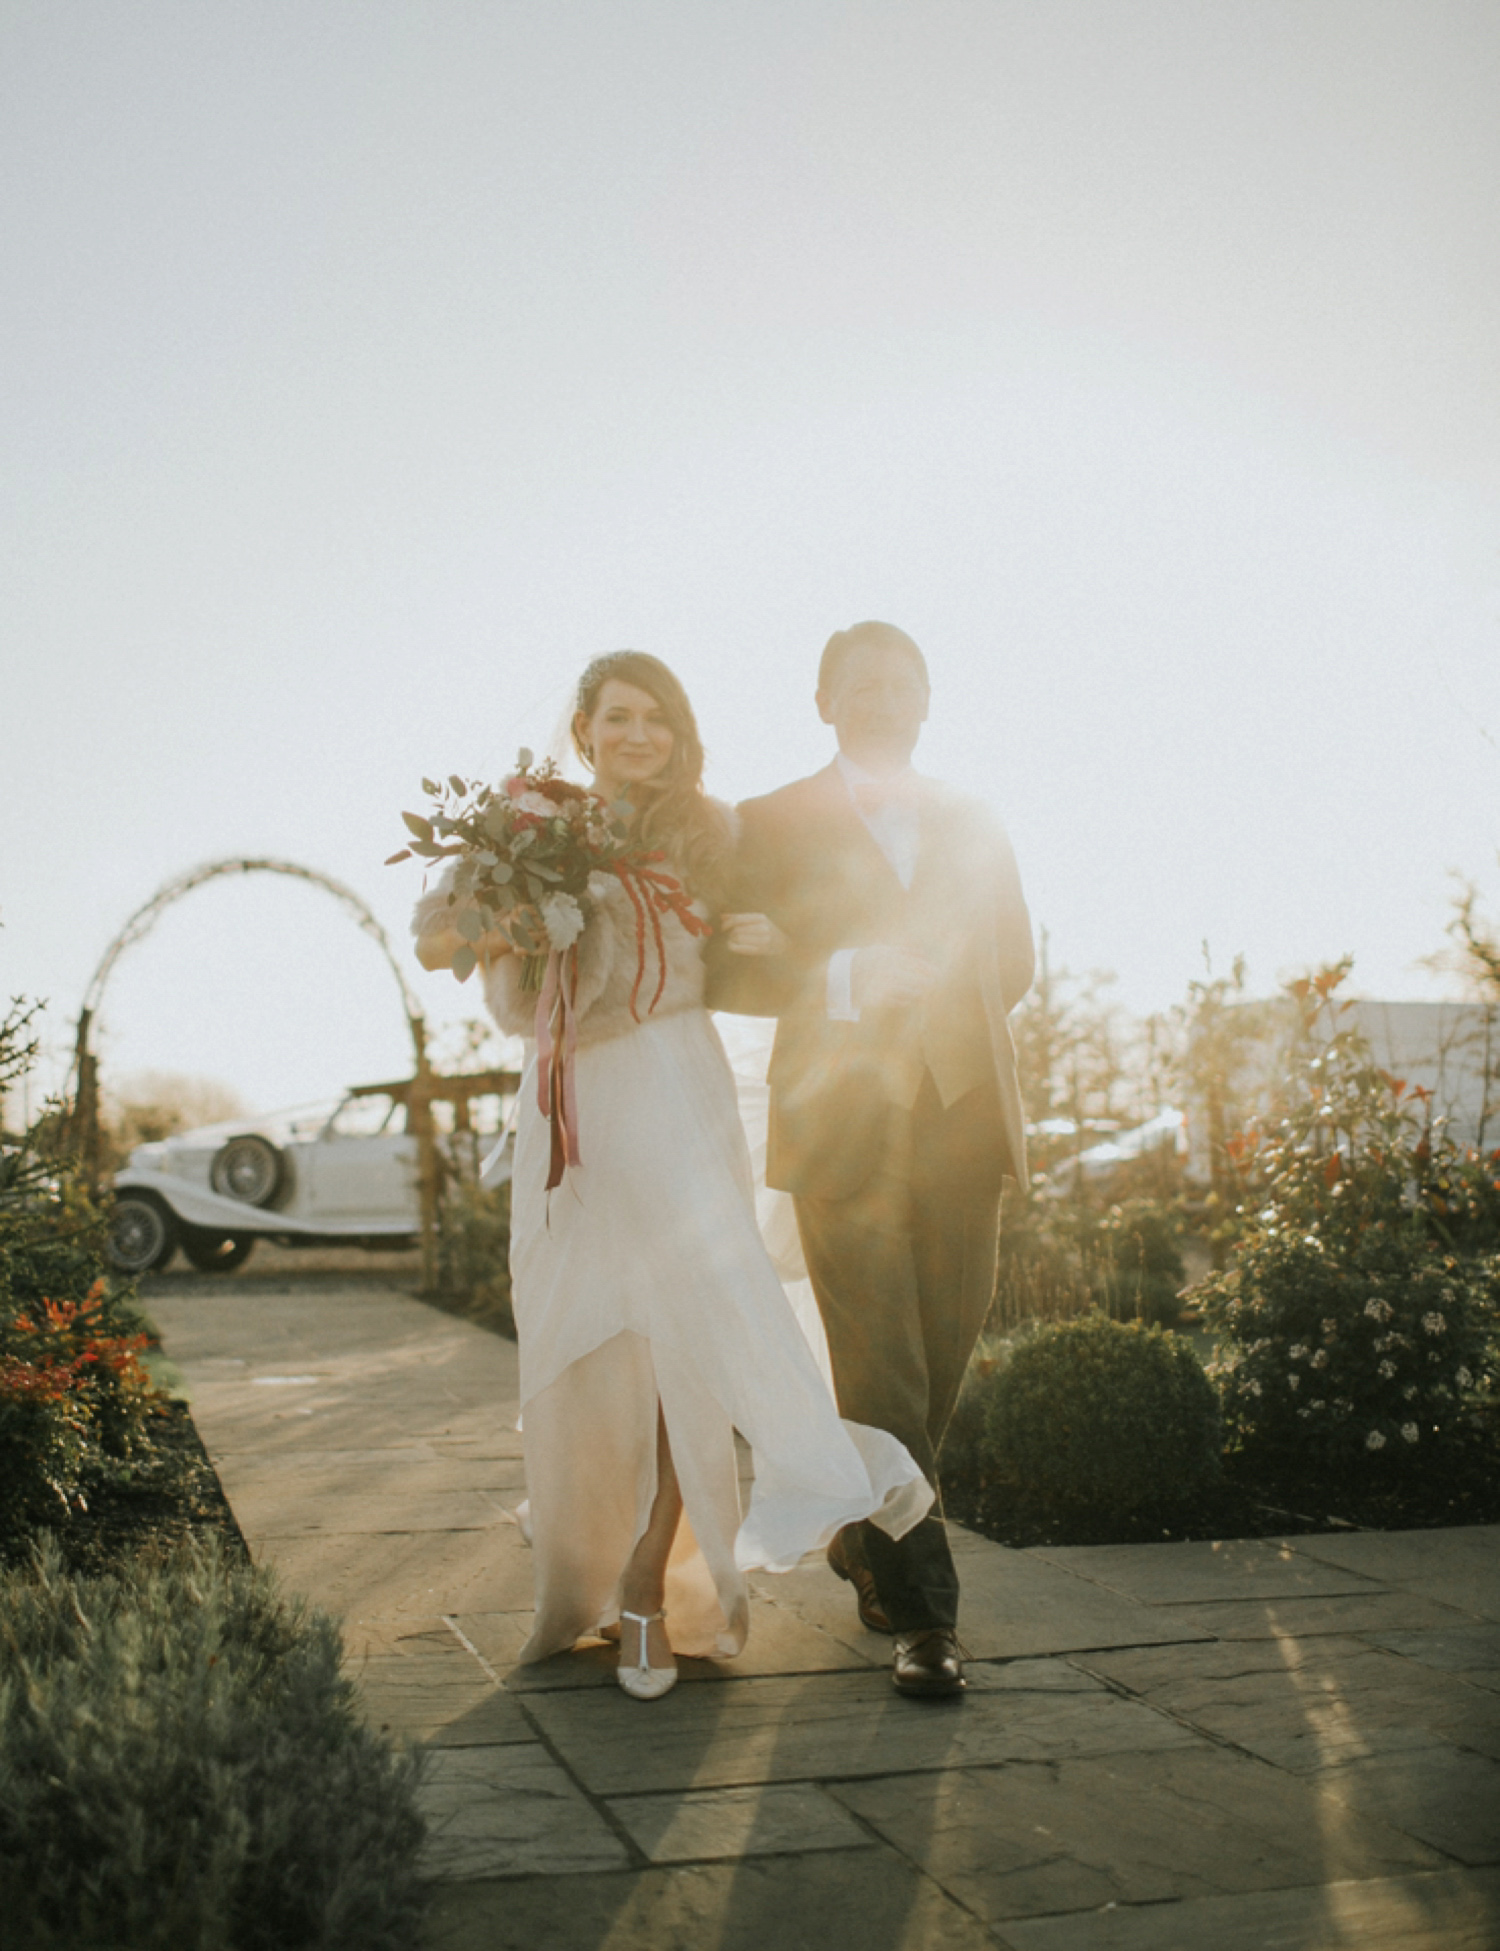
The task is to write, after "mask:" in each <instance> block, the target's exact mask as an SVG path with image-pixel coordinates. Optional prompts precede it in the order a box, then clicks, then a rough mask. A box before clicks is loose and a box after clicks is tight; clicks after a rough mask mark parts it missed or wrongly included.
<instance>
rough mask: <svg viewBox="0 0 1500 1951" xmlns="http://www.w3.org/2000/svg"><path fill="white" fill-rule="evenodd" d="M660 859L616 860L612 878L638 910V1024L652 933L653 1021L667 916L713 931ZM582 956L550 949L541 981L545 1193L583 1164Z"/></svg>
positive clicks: (662, 987) (695, 930) (693, 929)
mask: <svg viewBox="0 0 1500 1951" xmlns="http://www.w3.org/2000/svg"><path fill="white" fill-rule="evenodd" d="M661 858H662V856H661V855H660V854H648V855H646V856H645V857H644V859H642V858H640V857H637V858H636V859H635V860H634V861H625V860H617V861H615V862H613V863H612V870H613V872H614V873H615V874H616V875H618V876H619V880H620V884H621V886H622V887H623V888H624V889H625V892H626V894H627V895H629V897H630V905H631V907H632V908H633V909H634V910H635V954H636V963H635V981H634V983H633V984H632V985H631V990H630V1013H631V1015H632V1016H633V1017H634V1018H635V1020H636V1022H637V1023H639V1022H640V1020H641V1017H640V1011H639V1010H638V1009H637V1008H636V1003H637V1001H638V999H639V997H640V993H641V985H642V983H644V981H645V980H646V930H647V928H648V927H649V928H650V930H651V939H652V943H653V946H654V947H655V949H656V967H657V977H656V989H655V992H654V993H653V995H652V997H651V1001H650V1002H649V1003H648V1004H647V1006H646V1014H647V1015H648V1016H649V1015H651V1014H652V1012H653V1011H654V1010H655V1008H656V1005H657V1004H658V1003H659V1002H660V1001H661V999H662V996H663V995H664V994H665V993H666V987H667V944H666V938H665V936H664V935H663V934H662V927H661V922H662V916H663V915H666V914H673V915H676V917H677V919H678V920H679V921H680V922H681V923H682V925H683V927H684V928H685V929H686V930H687V931H688V933H689V934H690V935H711V934H712V933H713V929H712V928H711V927H710V926H709V924H708V923H707V922H706V921H704V920H703V918H702V917H701V916H700V915H696V914H694V912H693V909H692V905H691V903H690V901H689V898H688V891H687V889H686V888H685V887H684V886H683V885H682V882H681V881H679V880H677V879H676V878H675V876H673V875H671V874H664V873H662V872H661V871H660V869H658V868H656V867H653V866H652V865H651V864H650V863H651V862H652V861H656V860H660V859H661ZM577 999H578V949H577V945H576V944H575V945H574V946H572V947H570V948H567V949H563V950H561V951H559V950H557V949H555V948H554V949H552V950H551V951H550V952H549V953H548V956H547V970H546V974H545V975H544V976H543V978H542V992H541V994H540V995H539V996H538V997H537V999H536V1097H537V1109H538V1110H539V1111H540V1112H541V1114H542V1116H543V1117H544V1118H545V1119H546V1120H547V1121H548V1123H549V1124H550V1126H551V1128H552V1158H551V1162H550V1164H549V1166H548V1169H547V1190H548V1191H549V1192H551V1191H552V1190H553V1188H554V1187H555V1186H559V1185H561V1184H562V1180H563V1174H564V1173H565V1172H566V1171H567V1169H568V1167H569V1166H570V1165H581V1164H582V1163H583V1160H582V1159H581V1157H580V1156H579V1152H578V1093H577V1086H576V1083H575V1069H576V1066H575V1058H576V1055H577V1051H578V1010H577V1007H576V1005H577Z"/></svg>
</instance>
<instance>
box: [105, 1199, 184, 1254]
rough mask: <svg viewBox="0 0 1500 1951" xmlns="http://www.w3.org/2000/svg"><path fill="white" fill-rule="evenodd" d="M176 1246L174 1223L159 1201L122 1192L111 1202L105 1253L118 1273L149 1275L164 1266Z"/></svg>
mask: <svg viewBox="0 0 1500 1951" xmlns="http://www.w3.org/2000/svg"><path fill="white" fill-rule="evenodd" d="M176 1246H177V1222H176V1220H175V1219H174V1218H173V1216H172V1214H171V1213H170V1212H169V1211H168V1210H167V1208H166V1207H165V1206H164V1205H163V1204H162V1203H161V1201H160V1200H159V1199H152V1198H150V1197H148V1196H147V1194H145V1193H143V1192H122V1193H120V1194H119V1195H118V1197H117V1198H116V1200H115V1210H114V1217H113V1218H112V1219H111V1220H110V1223H109V1239H108V1241H107V1243H106V1245H105V1252H106V1253H107V1255H108V1257H109V1262H110V1265H111V1266H112V1267H114V1268H115V1270H116V1271H117V1272H119V1273H122V1274H149V1273H152V1272H154V1271H155V1269H156V1268H158V1267H164V1266H165V1265H166V1264H167V1262H168V1261H169V1260H170V1259H171V1257H172V1254H173V1252H174V1250H175V1248H176Z"/></svg>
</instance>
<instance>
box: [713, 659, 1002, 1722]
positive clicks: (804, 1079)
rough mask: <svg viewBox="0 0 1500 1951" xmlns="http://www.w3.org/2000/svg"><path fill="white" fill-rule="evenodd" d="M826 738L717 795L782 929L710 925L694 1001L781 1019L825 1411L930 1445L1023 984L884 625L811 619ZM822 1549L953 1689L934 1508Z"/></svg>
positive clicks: (989, 1184)
mask: <svg viewBox="0 0 1500 1951" xmlns="http://www.w3.org/2000/svg"><path fill="white" fill-rule="evenodd" d="M817 704H818V713H819V716H820V717H821V718H822V720H823V722H824V723H825V724H827V725H831V726H832V727H833V729H834V732H835V733H836V735H837V738H838V754H837V757H836V758H835V759H834V761H833V763H832V764H831V765H829V766H826V767H825V768H824V769H823V770H822V771H821V772H817V773H814V774H813V776H812V777H811V778H810V779H801V780H798V781H797V782H796V783H795V784H793V785H790V786H784V787H782V789H781V790H780V791H779V792H774V793H770V794H767V795H766V797H765V798H763V799H754V800H749V801H747V802H746V803H745V804H744V805H743V806H741V808H740V809H739V810H740V817H741V821H742V832H741V842H740V852H739V856H738V864H737V869H736V885H735V888H734V890H733V899H732V902H731V904H730V905H731V906H732V908H734V909H735V910H737V911H741V912H745V913H757V914H764V915H767V916H769V917H770V919H771V921H772V922H773V923H774V924H776V927H777V928H778V929H779V930H780V932H781V935H782V937H784V940H783V941H782V942H779V943H778V944H777V946H778V950H779V952H778V953H776V954H773V955H771V956H768V957H765V958H763V959H761V958H757V959H750V958H748V957H746V958H744V959H739V958H737V957H736V956H735V954H734V953H733V950H732V949H731V948H730V946H729V945H728V943H727V942H726V941H725V940H724V937H723V936H722V935H720V936H718V937H716V938H715V941H714V944H713V946H712V950H711V965H710V966H711V979H710V993H709V999H708V1000H709V1003H710V1006H711V1007H713V1008H716V1009H728V1010H733V1011H737V1012H739V1013H740V1014H743V1015H758V1016H775V1017H777V1018H778V1019H779V1022H778V1026H777V1032H776V1044H775V1049H774V1051H773V1054H772V1057H771V1068H770V1087H771V1125H770V1141H769V1149H768V1154H767V1161H766V1179H767V1182H768V1184H770V1185H772V1186H775V1187H777V1188H779V1189H781V1190H783V1191H787V1192H790V1193H791V1194H792V1195H793V1197H794V1201H795V1206H796V1213H797V1224H798V1229H799V1231H800V1233H801V1236H802V1246H803V1252H804V1255H805V1257H806V1260H807V1268H808V1272H809V1274H810V1275H811V1277H812V1283H813V1289H814V1292H815V1293H816V1295H817V1299H818V1306H819V1309H820V1310H821V1312H822V1316H823V1325H824V1327H825V1329H826V1331H827V1335H828V1347H829V1353H830V1356H831V1358H832V1362H833V1374H834V1383H835V1387H836V1389H837V1392H838V1401H839V1411H840V1413H841V1414H842V1415H844V1416H846V1417H848V1418H849V1419H851V1420H852V1421H856V1422H863V1423H869V1424H872V1425H874V1426H875V1427H877V1428H879V1429H885V1430H889V1431H890V1432H891V1434H892V1435H894V1436H897V1437H899V1438H900V1439H901V1441H902V1442H903V1443H904V1444H905V1445H906V1447H907V1449H908V1450H910V1452H911V1454H912V1456H913V1457H914V1458H915V1459H916V1461H917V1463H918V1464H919V1465H920V1466H921V1468H922V1470H923V1471H924V1472H925V1474H926V1475H927V1477H928V1478H929V1479H930V1481H931V1482H932V1483H933V1484H934V1485H936V1483H937V1470H936V1457H937V1451H938V1446H939V1445H940V1443H941V1442H942V1438H943V1432H944V1430H945V1429H946V1427H947V1424H948V1419H949V1417H950V1415H951V1414H952V1411H953V1405H954V1403H955V1401H956V1400H957V1397H958V1391H959V1385H960V1383H961V1382H962V1380H963V1374H964V1369H965V1367H966V1366H967V1364H968V1360H969V1356H970V1354H971V1353H972V1351H973V1348H974V1343H975V1341H976V1340H977V1338H978V1335H979V1331H980V1329H981V1327H982V1326H983V1324H984V1319H985V1315H986V1313H987V1312H988V1309H989V1305H990V1301H991V1298H992V1296H993V1293H994V1285H995V1251H996V1242H997V1238H998V1230H999V1207H1000V1193H1001V1186H1002V1181H1003V1179H1004V1178H1005V1177H1007V1176H1010V1177H1014V1178H1017V1179H1019V1180H1021V1182H1022V1183H1023V1184H1024V1183H1025V1173H1026V1150H1025V1147H1026V1140H1025V1125H1024V1121H1023V1117H1022V1111H1021V1100H1020V1094H1019V1091H1018V1089H1017V1084H1016V1063H1015V1054H1014V1051H1013V1049H1012V1046H1011V1040H1010V1031H1009V1029H1008V1027H1007V1023H1006V1017H1007V1015H1008V1014H1009V1012H1010V1010H1011V1009H1012V1008H1014V1006H1015V1004H1016V1003H1017V1002H1019V1001H1020V999H1021V997H1022V996H1023V995H1025V993H1026V991H1027V989H1028V988H1029V987H1030V986H1031V978H1032V973H1033V966H1034V956H1033V947H1032V937H1031V921H1030V917H1029V916H1028V914H1027V912H1026V903H1025V900H1024V899H1023V897H1022V894H1021V883H1020V878H1019V876H1018V874H1017V872H1016V863H1015V856H1014V855H1013V854H1012V852H1011V848H1010V843H1009V841H1008V840H1007V839H1006V837H1005V834H1004V832H1003V831H1002V830H1001V828H1000V826H999V825H998V824H997V822H996V821H995V820H994V819H993V817H992V816H991V815H990V813H989V812H988V810H987V809H986V808H985V807H984V806H982V805H981V804H979V803H978V802H976V801H974V800H970V799H964V798H961V797H960V796H959V795H958V794H956V793H953V792H950V791H948V790H947V789H946V788H944V787H942V786H939V785H937V784H936V783H935V782H934V781H932V780H928V779H924V778H922V777H920V776H919V775H918V774H917V773H916V772H914V771H913V769H912V765H911V755H912V752H913V750H914V749H915V746H916V743H917V739H918V737H919V735H920V733H921V729H922V726H923V724H924V722H925V721H926V718H927V705H928V678H927V665H926V661H925V660H924V658H923V656H922V653H921V651H920V650H919V649H918V648H917V646H916V644H914V643H913V642H912V640H911V638H910V637H908V636H907V635H906V634H905V632H904V631H901V630H897V629H896V628H895V627H894V626H893V625H891V624H888V623H857V624H855V625H853V627H852V628H850V629H848V630H841V631H839V632H838V633H837V634H836V635H835V636H833V637H831V638H830V639H829V641H828V644H827V647H826V648H825V649H824V652H823V658H822V662H821V664H820V666H819V669H818V691H817ZM828 1559H829V1563H830V1565H831V1566H832V1567H833V1569H834V1570H835V1571H836V1572H837V1573H838V1574H839V1576H840V1577H841V1578H845V1579H848V1580H849V1581H850V1582H851V1583H852V1584H853V1586H854V1588H855V1592H856V1595H857V1598H858V1603H859V1615H860V1618H861V1619H862V1620H863V1621H864V1622H865V1624H866V1625H867V1626H871V1627H873V1628H874V1629H875V1630H877V1631H884V1632H889V1633H892V1634H893V1635H894V1638H895V1665H894V1672H893V1678H894V1681H895V1685H896V1687H897V1688H898V1690H899V1691H900V1692H902V1693H907V1694H914V1695H921V1696H943V1695H949V1694H956V1693H958V1692H960V1691H961V1690H962V1688H963V1685H964V1677H963V1665H962V1660H961V1658H960V1654H959V1648H958V1640H957V1635H956V1631H955V1628H956V1626H957V1623H958V1575H957V1572H956V1570H955V1568H954V1563H953V1554H952V1551H951V1550H950V1548H949V1544H948V1537H947V1532H946V1530H945V1529H944V1525H943V1521H942V1518H941V1517H940V1516H938V1515H936V1514H934V1515H932V1516H929V1517H927V1518H925V1519H924V1520H923V1521H922V1523H921V1524H919V1525H918V1526H917V1527H916V1529H915V1530H913V1531H910V1532H908V1533H907V1535H906V1536H905V1537H904V1538H901V1539H892V1538H890V1537H888V1536H887V1535H886V1534H885V1532H883V1531H882V1530H880V1529H879V1527H878V1526H876V1525H874V1524H868V1523H866V1524H862V1525H851V1526H848V1527H847V1528H846V1529H845V1530H844V1531H842V1532H840V1533H839V1535H838V1537H837V1538H835V1540H834V1542H833V1544H832V1545H831V1546H830V1547H829V1553H828Z"/></svg>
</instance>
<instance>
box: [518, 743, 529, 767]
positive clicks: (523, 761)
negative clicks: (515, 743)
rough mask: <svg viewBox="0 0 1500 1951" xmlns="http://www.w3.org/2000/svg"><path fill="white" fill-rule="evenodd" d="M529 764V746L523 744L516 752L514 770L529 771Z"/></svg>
mask: <svg viewBox="0 0 1500 1951" xmlns="http://www.w3.org/2000/svg"><path fill="white" fill-rule="evenodd" d="M531 765H532V759H531V747H530V746H529V745H523V746H522V747H521V749H520V751H519V752H518V753H517V754H516V770H517V772H530V770H531Z"/></svg>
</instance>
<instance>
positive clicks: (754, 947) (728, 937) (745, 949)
mask: <svg viewBox="0 0 1500 1951" xmlns="http://www.w3.org/2000/svg"><path fill="white" fill-rule="evenodd" d="M719 929H720V932H721V933H722V935H723V937H724V941H725V943H726V945H727V946H728V948H729V949H730V951H731V953H733V954H735V955H785V954H786V951H787V939H786V936H785V935H783V934H782V932H781V930H780V929H779V928H778V927H777V926H776V924H775V922H774V921H772V920H771V918H770V916H769V915H759V914H756V915H720V917H719Z"/></svg>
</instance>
